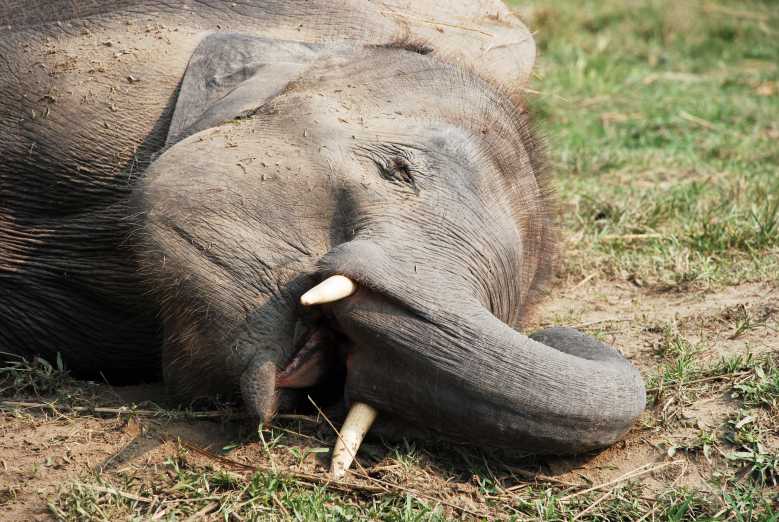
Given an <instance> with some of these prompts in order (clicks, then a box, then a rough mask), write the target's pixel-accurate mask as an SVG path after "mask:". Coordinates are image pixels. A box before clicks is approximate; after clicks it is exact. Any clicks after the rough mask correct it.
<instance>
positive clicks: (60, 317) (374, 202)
mask: <svg viewBox="0 0 779 522" xmlns="http://www.w3.org/2000/svg"><path fill="white" fill-rule="evenodd" d="M17 4H18V5H17ZM23 4H24V6H22V3H21V2H19V3H15V2H11V3H10V4H9V3H8V2H6V3H5V4H3V6H0V71H2V72H1V73H0V138H2V139H0V295H2V298H0V351H2V352H4V353H6V354H14V355H19V356H25V357H29V356H40V357H44V358H49V359H53V358H56V357H58V356H59V357H62V358H63V360H64V362H65V363H66V365H67V366H68V368H70V369H71V370H72V371H73V373H74V374H75V375H77V376H82V377H94V376H96V375H103V376H105V378H107V379H108V380H109V381H110V382H111V383H115V384H121V383H129V382H138V381H142V380H154V379H159V378H160V377H161V378H162V379H163V380H164V382H165V384H166V387H167V389H168V390H169V392H170V394H171V396H172V397H174V398H176V399H177V400H179V401H188V400H192V399H194V398H197V397H214V396H221V397H240V398H241V399H242V400H243V403H244V404H245V407H246V409H247V411H248V412H249V413H250V414H251V415H252V416H253V417H254V418H258V419H261V420H265V421H267V420H269V419H271V418H272V417H273V415H274V414H276V413H277V412H279V411H285V410H288V409H293V408H295V407H297V405H299V404H300V402H301V401H302V400H305V397H306V396H307V395H309V394H311V393H314V392H312V390H329V391H330V392H332V391H333V390H334V391H335V395H336V396H337V397H338V398H339V400H343V401H344V402H345V403H347V404H350V405H352V410H351V412H350V413H349V415H348V416H347V421H346V423H345V425H344V429H343V430H342V434H343V436H342V437H340V441H339V443H340V449H338V448H337V451H336V456H335V458H334V462H335V461H336V460H344V462H341V463H340V464H339V466H340V467H341V469H340V474H342V473H343V469H344V468H345V467H348V465H349V463H348V461H349V460H350V459H349V458H343V457H342V455H343V454H344V451H348V453H350V454H351V456H352V457H353V454H354V452H355V451H356V449H357V447H358V446H359V441H360V439H361V437H362V435H364V432H365V431H367V429H368V427H369V424H370V423H371V422H372V420H373V419H374V418H375V417H376V416H377V415H381V416H382V417H387V418H391V419H393V420H395V421H397V422H400V423H401V424H408V425H409V426H411V425H413V426H420V427H423V428H424V429H426V430H430V431H432V432H437V433H441V434H443V435H445V436H447V437H450V438H452V439H456V440H463V441H465V442H472V443H476V444H481V445H485V446H494V447H505V448H510V449H517V450H520V451H522V452H527V453H555V454H573V453H580V452H586V451H590V450H593V449H598V448H602V447H605V446H608V445H610V444H612V443H613V442H614V441H616V440H617V439H619V438H620V437H621V436H623V435H624V434H625V432H626V431H627V430H628V429H629V428H630V426H631V425H632V424H633V423H634V421H635V420H636V418H637V417H638V415H639V414H640V413H641V412H642V410H643V409H644V406H645V389H644V384H643V382H642V379H641V376H640V374H639V372H638V371H637V370H636V368H635V367H634V366H633V365H632V364H631V363H630V362H629V361H628V360H626V359H625V358H624V357H623V356H622V355H621V354H620V353H619V352H618V351H617V350H615V349H614V348H612V347H610V346H607V345H605V344H603V343H601V342H600V341H598V340H596V339H594V338H592V337H589V336H587V335H585V334H582V333H580V332H578V331H577V330H575V329H572V328H566V327H553V328H547V329H545V330H542V331H540V332H536V333H535V334H532V335H530V336H527V335H525V334H522V333H520V332H521V330H522V328H523V325H524V324H525V321H526V320H527V318H528V317H529V313H530V310H531V309H532V308H533V306H534V304H535V303H537V301H538V299H539V297H540V296H541V295H542V291H543V285H544V283H545V282H546V281H547V280H548V278H549V276H550V274H551V272H552V268H553V265H554V259H555V258H556V256H557V255H558V253H557V252H558V249H557V236H558V235H559V234H558V232H557V228H556V224H555V223H556V219H555V217H556V214H555V213H556V210H555V209H556V207H555V205H554V201H553V198H552V192H551V190H550V189H549V183H548V182H547V180H546V175H545V168H544V165H545V163H544V154H543V147H542V146H541V144H540V141H539V140H538V138H537V137H536V134H535V133H534V131H533V128H532V125H531V122H530V116H529V114H528V110H527V107H526V102H525V96H524V92H525V86H526V84H527V82H528V79H529V76H530V72H531V69H532V66H533V62H534V59H535V47H534V43H533V38H532V36H531V35H530V33H529V32H528V30H527V28H526V27H525V26H524V25H523V24H522V23H521V22H520V21H519V20H518V19H517V18H516V17H515V16H514V15H513V14H512V13H511V12H510V11H509V10H508V9H507V8H506V7H505V6H504V5H503V4H502V3H500V2H499V1H497V0H481V1H477V0H467V1H463V2H458V5H456V6H455V5H449V3H448V2H445V1H443V0H419V1H413V2H412V1H410V0H381V1H374V2H369V1H362V0H343V1H340V2H331V1H329V0H286V1H277V0H243V1H242V2H231V1H226V0H169V1H165V2H162V1H159V0H117V1H110V2H109V1H107V0H94V1H89V2H86V1H80V0H76V1H71V0H53V1H52V0H32V1H25V2H23ZM350 419H352V420H350ZM355 426H356V427H355ZM344 448H346V450H344ZM334 466H335V464H334ZM334 472H335V470H334Z"/></svg>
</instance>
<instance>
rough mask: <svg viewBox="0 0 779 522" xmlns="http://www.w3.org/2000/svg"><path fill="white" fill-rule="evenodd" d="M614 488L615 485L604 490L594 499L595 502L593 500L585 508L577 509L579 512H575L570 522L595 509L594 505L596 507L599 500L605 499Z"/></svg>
mask: <svg viewBox="0 0 779 522" xmlns="http://www.w3.org/2000/svg"><path fill="white" fill-rule="evenodd" d="M614 489H616V486H614V487H613V488H611V489H610V490H608V491H607V492H605V493H604V494H603V495H601V496H600V497H598V498H597V499H596V500H595V502H593V503H592V504H590V505H589V506H587V507H586V508H584V509H583V510H582V511H579V512H578V513H577V514H576V516H574V517H573V518H572V519H571V522H573V521H574V520H579V519H580V518H582V517H583V516H584V515H586V514H587V513H589V512H590V511H592V510H593V509H595V507H596V506H597V505H598V504H600V503H601V502H603V501H604V500H606V498H608V497H610V496H611V494H612V493H614Z"/></svg>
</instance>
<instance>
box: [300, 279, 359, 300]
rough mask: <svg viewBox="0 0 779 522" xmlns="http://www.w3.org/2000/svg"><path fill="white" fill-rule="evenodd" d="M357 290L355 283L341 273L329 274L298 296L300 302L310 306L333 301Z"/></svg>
mask: <svg viewBox="0 0 779 522" xmlns="http://www.w3.org/2000/svg"><path fill="white" fill-rule="evenodd" d="M356 291H357V284H356V283H355V282H354V281H352V280H351V279H349V278H348V277H344V276H342V275H334V276H330V277H328V278H327V279H325V280H324V281H322V282H321V283H319V284H318V285H316V286H315V287H314V288H312V289H311V290H309V291H308V292H306V293H305V294H303V295H302V296H301V297H300V304H302V305H303V306H311V305H318V304H325V303H333V302H335V301H339V300H341V299H344V298H346V297H349V296H350V295H352V294H353V293H355V292H356Z"/></svg>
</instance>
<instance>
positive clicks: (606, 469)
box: [0, 282, 779, 521]
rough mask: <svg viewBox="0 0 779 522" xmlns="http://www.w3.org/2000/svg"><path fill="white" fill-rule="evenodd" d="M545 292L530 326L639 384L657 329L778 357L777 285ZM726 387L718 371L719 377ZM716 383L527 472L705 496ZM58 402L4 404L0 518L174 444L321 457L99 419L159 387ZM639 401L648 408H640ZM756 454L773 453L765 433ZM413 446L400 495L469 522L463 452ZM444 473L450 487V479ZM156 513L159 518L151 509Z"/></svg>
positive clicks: (200, 427)
mask: <svg viewBox="0 0 779 522" xmlns="http://www.w3.org/2000/svg"><path fill="white" fill-rule="evenodd" d="M552 293H553V294H554V295H553V296H550V297H549V298H548V299H547V300H546V301H545V302H544V304H543V305H542V306H541V308H540V310H539V313H538V317H539V322H538V324H537V325H534V327H537V326H542V325H546V324H568V325H573V326H576V327H578V328H580V329H582V330H585V331H588V332H590V333H591V334H594V335H597V336H599V337H601V338H602V339H605V340H607V341H608V342H611V343H613V344H614V345H616V346H619V347H620V348H621V349H622V350H623V351H624V353H625V354H626V355H627V356H628V357H629V358H630V359H632V360H633V361H634V362H635V363H636V364H637V365H638V366H639V367H640V368H641V370H642V372H643V373H644V374H645V376H651V375H653V374H656V372H657V368H658V366H659V364H660V361H659V360H658V355H657V353H658V346H659V345H660V344H661V343H662V342H663V336H664V335H666V336H667V332H668V329H669V328H670V329H672V330H673V332H674V334H678V335H679V336H681V337H682V338H684V339H686V340H687V341H688V342H689V343H690V344H692V345H695V346H697V347H698V349H699V351H698V352H697V353H696V356H695V359H696V363H697V364H699V365H701V366H704V365H706V364H707V363H709V362H713V361H716V360H718V359H719V358H721V357H728V356H734V355H737V354H745V353H747V352H748V351H749V352H751V353H752V354H754V355H755V356H759V355H760V354H766V353H769V352H773V353H779V338H778V337H777V335H776V333H777V321H778V320H779V307H777V303H779V289H777V288H772V287H770V286H767V285H764V284H749V285H743V286H735V287H730V288H725V289H722V290H718V291H714V292H703V293H701V292H697V293H696V292H694V293H657V292H656V291H647V290H643V289H641V288H638V287H635V286H632V285H630V284H628V283H624V284H615V283H608V284H605V283H595V282H585V283H584V284H572V285H569V286H568V287H558V288H557V289H556V290H554V291H553V292H552ZM739 314H741V315H742V316H744V315H745V314H747V315H746V316H748V317H752V318H756V319H754V324H752V325H751V327H749V328H746V329H744V328H741V330H743V331H741V332H739V333H738V335H734V333H736V330H734V328H735V327H734V317H736V316H739ZM758 319H759V320H758ZM741 324H743V321H742V323H741ZM730 377H732V376H728V375H725V376H723V377H722V379H727V378H730ZM717 380H718V378H717V377H716V376H715V377H714V378H712V379H709V380H706V379H704V382H702V383H700V384H699V386H700V388H695V384H694V383H693V384H690V385H689V386H688V388H687V393H686V394H685V396H684V397H683V398H680V396H679V395H676V394H674V393H667V392H663V393H662V395H658V391H657V390H652V389H650V391H649V396H650V407H649V408H648V410H647V413H646V414H645V417H644V418H643V419H642V421H641V422H640V423H639V424H638V425H637V426H636V428H635V429H634V430H633V431H632V432H631V433H630V434H629V435H628V437H627V438H626V440H624V441H621V442H619V443H617V444H616V445H614V446H613V447H612V448H610V449H608V450H606V451H603V452H601V453H599V454H596V455H594V456H593V455H590V456H586V457H582V458H572V459H562V458H560V459H546V460H543V461H537V462H535V463H534V464H533V465H532V466H530V467H528V468H527V469H528V470H530V471H531V472H532V473H540V474H541V476H543V477H545V479H544V480H548V481H551V482H552V483H557V484H560V485H565V484H601V483H604V482H607V481H611V480H613V479H619V478H620V477H623V476H624V475H625V474H626V473H630V472H635V473H637V474H638V475H637V476H638V477H641V480H643V481H644V482H645V483H646V484H648V485H649V486H650V489H651V486H652V484H656V485H657V487H658V488H660V487H661V486H662V485H666V486H667V485H668V484H669V483H673V484H674V485H689V486H691V487H695V488H703V489H705V488H707V487H710V486H709V485H708V483H707V481H706V478H707V477H709V476H710V474H711V471H712V469H713V465H712V464H711V463H710V458H711V459H714V460H716V459H717V456H716V455H715V456H713V457H711V456H709V457H705V456H704V455H702V454H701V453H700V452H696V451H691V450H689V441H690V439H691V438H694V437H695V434H696V433H698V432H700V431H701V430H702V429H706V427H709V428H712V429H718V427H721V426H722V425H723V424H724V423H725V422H726V421H727V419H728V418H729V417H732V416H733V415H734V414H735V413H737V411H738V408H739V406H738V404H737V403H736V402H735V401H734V400H732V399H731V398H730V397H729V395H728V393H727V392H723V390H722V388H721V387H717V386H716V382H717ZM710 384H713V385H715V386H709V385H710ZM68 390H69V389H68ZM68 390H64V392H65V393H66V395H67V394H68V393H70V391H68ZM85 392H86V393H85ZM62 393H63V390H60V391H59V392H58V393H57V398H58V399H59V400H60V402H59V403H58V404H67V403H70V404H71V405H73V404H75V405H78V404H81V403H84V404H87V406H84V408H86V411H80V412H79V411H73V410H68V409H67V408H64V409H63V410H62V411H59V412H58V411H54V410H51V409H48V408H46V407H43V406H40V404H41V403H44V402H46V401H45V400H44V399H42V398H41V397H40V396H38V397H29V396H18V397H5V398H4V402H3V412H2V414H0V518H1V519H3V520H9V521H10V520H49V519H51V518H54V515H53V514H52V511H51V510H50V509H49V507H48V504H49V503H50V502H53V501H54V500H55V499H56V497H57V495H58V494H60V493H61V492H62V490H63V488H65V487H72V485H73V484H79V483H81V481H82V480H85V477H91V476H94V474H95V473H97V472H100V473H102V474H105V475H106V476H116V477H119V476H133V477H138V476H140V477H142V478H144V479H145V480H151V481H153V480H155V478H154V477H156V476H158V474H159V473H166V472H167V473H170V472H169V471H166V470H165V469H164V466H163V465H164V463H165V462H166V460H168V459H172V458H176V457H177V456H180V454H181V452H182V444H183V445H185V446H187V445H192V446H196V447H199V448H206V449H208V450H210V451H213V452H215V453H220V454H223V455H227V456H228V457H229V458H230V459H231V460H233V461H238V462H243V463H246V464H249V465H252V466H253V465H261V466H262V465H268V464H270V465H272V466H274V467H275V466H277V465H278V466H279V467H280V468H282V469H285V470H286V471H288V472H291V473H313V474H318V475H321V476H324V473H325V469H326V468H325V467H324V465H325V464H326V457H324V458H323V457H319V456H317V455H315V454H312V455H310V456H309V457H311V458H302V459H295V458H292V456H291V455H290V453H289V452H288V451H287V452H279V451H275V450H273V451H268V452H266V451H264V448H263V444H262V443H261V442H259V441H257V440H256V437H255V440H254V441H249V442H247V443H244V444H238V445H237V447H235V448H234V449H230V450H229V451H228V452H223V451H222V449H223V448H225V447H232V446H236V444H235V442H236V441H241V440H242V439H246V426H245V424H242V423H241V422H230V421H229V420H225V419H219V418H209V419H204V420H197V419H192V420H177V419H175V418H174V419H170V418H166V417H164V416H161V417H154V416H150V415H146V414H144V413H143V412H140V413H139V414H137V415H133V416H130V415H125V414H123V413H121V412H118V411H113V410H111V408H119V407H121V406H132V405H133V404H135V405H140V406H139V407H140V408H141V409H144V405H146V404H148V403H147V402H145V401H158V402H159V401H160V400H161V397H162V391H161V388H160V387H159V386H138V387H128V388H111V387H109V386H105V385H98V384H83V385H80V389H76V390H75V391H73V393H74V395H73V397H76V398H77V397H82V396H84V395H85V396H86V397H87V398H86V399H83V398H82V399H74V400H72V401H70V402H69V401H68V400H67V397H66V400H65V401H63V400H62V399H63V396H62ZM652 397H659V399H658V400H656V401H652V400H651V399H652ZM675 401H676V402H675ZM14 402H21V403H36V404H39V406H35V407H31V406H26V405H19V404H14ZM96 405H107V407H108V408H109V410H108V411H103V412H100V411H94V410H93V408H94V407H95V406H96ZM76 407H78V406H76ZM283 425H284V424H282V426H283ZM286 426H287V428H280V429H286V430H287V431H286V433H287V434H289V433H293V432H294V433H295V434H294V435H292V436H291V437H292V439H294V440H293V441H292V442H297V443H300V444H301V445H303V446H308V447H317V446H323V445H324V446H325V447H327V446H328V445H329V444H330V443H332V435H331V433H330V431H329V429H328V428H327V426H326V424H325V423H319V424H317V425H313V423H311V422H292V425H290V424H286ZM290 428H292V429H290ZM287 444H290V439H288V440H287ZM769 444H771V445H772V446H773V448H774V449H779V445H777V437H774V438H773V439H772V440H771V441H769ZM674 446H678V447H681V448H688V449H687V450H686V451H681V452H676V453H675V454H674V455H673V459H671V458H669V456H670V455H671V452H670V451H669V448H671V447H674ZM419 448H421V449H420V450H419V451H418V452H417V453H418V454H420V455H422V457H421V462H417V463H416V468H414V467H412V468H411V469H410V470H409V469H406V468H405V467H404V468H403V470H401V471H398V473H406V476H404V477H402V480H403V481H405V482H406V483H408V484H411V486H410V487H414V484H419V481H420V480H424V481H426V483H427V484H428V487H429V484H430V481H431V480H432V481H433V483H435V482H441V483H442V484H443V481H444V480H447V479H448V480H449V482H448V484H446V488H445V489H447V490H448V491H451V495H452V503H455V504H457V505H459V506H465V508H466V509H468V506H471V509H474V510H475V512H480V511H479V506H480V503H482V502H484V498H482V496H481V494H479V493H477V487H476V486H475V485H474V484H473V481H471V480H469V478H468V477H467V469H466V472H462V471H463V464H465V467H466V468H467V463H468V461H469V457H468V455H467V454H465V455H464V459H465V462H464V463H461V464H459V468H458V464H454V465H452V466H450V465H449V464H447V465H446V466H444V468H445V469H446V470H448V472H441V473H437V472H435V471H434V472H433V473H430V472H429V470H430V469H433V470H435V469H439V467H440V464H439V463H438V462H437V461H436V460H437V458H438V457H437V454H436V451H435V450H433V449H430V451H428V448H426V446H425V444H424V443H421V445H420V446H419ZM363 454H364V456H363V457H362V458H361V460H362V462H363V465H364V466H365V467H366V468H367V469H368V471H369V472H371V473H379V472H384V473H387V472H388V471H387V469H389V470H390V471H389V472H391V471H392V469H394V468H398V466H399V464H398V463H397V462H396V461H393V460H392V459H390V455H389V450H388V449H387V448H386V447H385V446H383V445H382V444H379V443H377V442H370V443H368V445H367V446H366V448H365V449H364V451H363ZM186 458H187V459H190V460H192V459H194V460H195V461H208V460H209V457H208V456H207V455H205V456H204V455H199V454H198V453H197V451H189V452H188V453H187V457H186ZM217 458H218V457H213V459H210V460H212V462H210V463H208V462H205V463H204V465H219V462H218V461H214V459H217ZM428 465H429V466H428ZM235 466H236V465H233V466H232V467H233V468H235ZM487 466H488V468H490V467H491V468H494V469H499V468H505V469H509V468H510V467H509V466H506V465H505V463H502V462H493V463H489V462H487ZM642 466H645V467H643V468H642ZM228 467H229V466H228ZM393 467H394V468H393ZM452 469H454V471H455V473H452V472H451V470H452ZM458 469H459V471H460V472H461V473H459V474H458V473H457V471H458ZM377 470H378V471H377ZM525 474H526V475H527V471H526V472H525ZM453 476H454V477H455V480H452V477H453ZM457 477H460V478H459V479H457ZM90 487H93V488H99V487H100V486H90ZM130 496H132V495H130ZM146 500H148V499H142V500H139V502H142V501H146ZM161 513H162V514H163V515H164V510H163V511H162V512H161ZM161 516H162V515H161Z"/></svg>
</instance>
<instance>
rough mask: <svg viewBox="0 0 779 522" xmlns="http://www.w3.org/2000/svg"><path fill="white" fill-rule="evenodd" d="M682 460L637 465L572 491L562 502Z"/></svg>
mask: <svg viewBox="0 0 779 522" xmlns="http://www.w3.org/2000/svg"><path fill="white" fill-rule="evenodd" d="M682 462H684V461H683V460H674V461H671V462H664V463H663V464H660V465H659V466H655V467H653V468H649V469H647V466H651V465H652V463H651V462H649V463H647V464H644V465H643V466H639V467H637V468H636V469H634V470H633V471H630V472H628V473H625V474H624V475H622V476H619V477H617V478H615V479H614V480H610V481H608V482H604V483H603V484H598V485H597V486H592V487H591V488H587V489H584V490H582V491H577V492H576V493H571V494H570V495H566V496H564V497H562V498H561V499H560V502H566V501H568V500H571V499H572V498H574V497H578V496H580V495H585V494H587V493H590V492H591V491H596V490H599V489H603V488H606V487H609V486H613V485H615V484H619V483H621V482H625V481H627V480H630V479H634V478H637V477H640V476H641V475H646V474H647V473H653V472H655V471H659V470H661V469H663V468H667V467H668V466H672V465H675V464H681V463H682Z"/></svg>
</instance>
